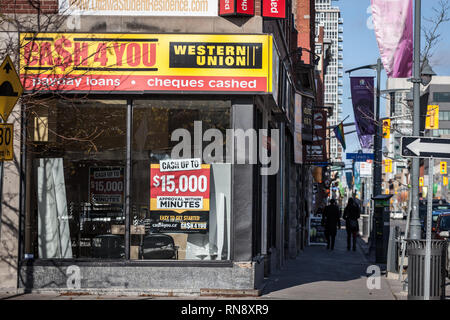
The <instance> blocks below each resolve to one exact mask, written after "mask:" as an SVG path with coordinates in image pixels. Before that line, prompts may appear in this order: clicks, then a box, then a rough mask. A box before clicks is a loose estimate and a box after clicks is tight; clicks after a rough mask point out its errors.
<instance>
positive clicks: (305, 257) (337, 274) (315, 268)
mask: <svg viewBox="0 0 450 320" xmlns="http://www.w3.org/2000/svg"><path fill="white" fill-rule="evenodd" d="M358 240H359V241H358V243H359V245H358V247H357V250H356V251H347V249H346V231H345V229H342V230H339V231H338V234H337V237H336V246H335V249H334V250H333V251H330V250H327V249H326V247H325V246H309V247H306V248H305V250H304V251H303V252H302V253H300V254H299V256H298V257H297V258H296V259H292V260H288V261H286V264H285V265H284V267H283V268H282V269H281V270H279V271H278V272H276V273H275V274H273V275H271V276H270V277H269V278H267V279H266V280H265V286H264V289H263V291H262V295H261V296H260V297H246V298H244V299H258V300H259V299H276V300H278V299H289V300H395V299H399V298H400V299H401V297H402V293H401V290H402V288H401V286H396V284H397V283H396V282H395V281H394V282H392V284H393V285H389V280H388V279H387V278H386V277H385V276H384V275H382V276H381V277H380V279H379V280H380V282H379V283H380V286H379V288H378V289H369V288H368V287H367V280H368V278H367V273H366V272H367V267H368V266H370V265H372V263H371V262H370V257H368V256H366V255H365V252H364V242H363V241H362V240H361V239H358ZM405 297H406V295H405ZM1 298H6V299H12V300H27V299H37V300H110V299H114V300H116V299H117V300H122V299H132V300H141V299H152V300H153V299H167V298H163V297H149V296H130V295H116V296H111V295H109V296H106V295H105V296H98V295H60V294H58V293H54V294H47V293H46V294H44V293H40V294H18V295H14V294H4V295H1V294H0V299H1ZM223 298H224V297H207V296H201V297H194V296H189V297H177V298H176V299H195V300H197V299H200V300H205V299H208V300H209V299H223ZM170 299H174V297H170ZM232 299H241V298H239V297H233V298H232Z"/></svg>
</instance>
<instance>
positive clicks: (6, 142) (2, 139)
mask: <svg viewBox="0 0 450 320" xmlns="http://www.w3.org/2000/svg"><path fill="white" fill-rule="evenodd" d="M13 133H14V125H13V124H12V123H0V161H12V160H13V157H14V153H13V140H14V139H13Z"/></svg>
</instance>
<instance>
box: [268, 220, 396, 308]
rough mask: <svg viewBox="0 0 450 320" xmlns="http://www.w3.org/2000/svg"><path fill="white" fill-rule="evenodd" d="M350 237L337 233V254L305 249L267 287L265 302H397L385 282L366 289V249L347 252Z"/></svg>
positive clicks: (382, 279) (381, 279) (367, 261)
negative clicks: (375, 287) (275, 300)
mask: <svg viewBox="0 0 450 320" xmlns="http://www.w3.org/2000/svg"><path fill="white" fill-rule="evenodd" d="M346 237H347V233H346V231H345V230H343V229H341V230H338V234H337V236H336V246H335V249H334V251H330V250H327V249H326V247H325V246H309V247H306V249H305V250H304V252H302V253H301V254H300V255H299V256H298V257H297V258H296V259H294V260H289V261H287V262H286V265H285V266H284V267H283V269H282V270H281V271H279V272H277V273H276V274H274V275H272V276H271V277H270V278H269V279H268V280H267V283H266V286H265V288H264V291H263V296H262V298H266V299H300V300H395V296H394V294H393V293H392V291H391V287H390V286H389V284H388V282H387V280H386V278H385V277H384V276H381V278H380V288H379V289H373V290H369V289H368V288H367V273H366V271H367V267H368V266H370V265H372V263H370V261H369V260H367V258H366V256H365V254H364V252H363V250H362V249H363V248H362V247H361V246H357V250H356V251H347V239H346Z"/></svg>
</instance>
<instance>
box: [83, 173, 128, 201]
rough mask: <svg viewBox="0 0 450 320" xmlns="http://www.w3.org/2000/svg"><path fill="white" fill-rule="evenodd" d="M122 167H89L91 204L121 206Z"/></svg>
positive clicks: (122, 189)
mask: <svg viewBox="0 0 450 320" xmlns="http://www.w3.org/2000/svg"><path fill="white" fill-rule="evenodd" d="M123 192H124V168H123V167H90V168H89V200H90V201H91V203H93V204H122V203H123Z"/></svg>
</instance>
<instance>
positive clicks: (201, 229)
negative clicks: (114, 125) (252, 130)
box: [130, 100, 231, 260]
mask: <svg viewBox="0 0 450 320" xmlns="http://www.w3.org/2000/svg"><path fill="white" fill-rule="evenodd" d="M230 110H231V104H230V102H229V101H218V100H214V101H207V100H138V101H134V102H133V144H132V146H133V148H132V150H133V153H132V159H133V164H132V200H131V201H132V210H131V211H132V213H131V214H132V215H133V216H132V217H131V218H130V223H131V224H132V226H131V227H130V233H131V235H130V237H131V239H130V240H131V241H130V242H131V246H130V258H131V259H144V260H152V259H177V260H228V259H230V230H231V225H230V222H231V164H229V163H224V162H225V159H223V161H217V163H211V164H205V163H203V165H202V166H201V168H198V169H196V170H190V169H192V168H190V169H189V170H172V169H174V168H172V169H170V170H169V171H164V172H163V171H162V170H163V169H162V168H161V166H160V164H161V161H167V162H166V163H171V162H170V161H171V160H174V158H179V157H178V156H174V157H172V150H173V148H174V147H175V146H176V145H177V144H179V142H180V141H181V139H172V135H173V133H174V131H175V130H177V129H183V130H185V131H184V132H185V133H189V136H190V137H191V143H190V145H191V147H192V148H191V150H190V155H189V154H186V155H184V154H180V155H179V156H181V157H183V158H189V159H192V158H195V156H194V155H195V154H198V153H196V150H195V149H194V141H199V140H198V139H201V140H200V141H203V145H202V151H204V152H206V153H207V152H208V148H207V146H208V144H210V143H211V141H213V140H212V139H209V138H208V139H207V135H208V134H207V133H208V132H211V131H210V130H211V129H212V130H216V131H215V132H216V133H219V132H220V133H221V135H222V136H223V137H224V139H223V141H221V142H220V143H221V144H223V155H225V154H226V139H225V136H226V129H229V128H231V127H230ZM208 130H209V131H208ZM199 134H200V135H201V136H202V137H203V138H202V137H199ZM172 140H175V141H172ZM197 151H198V150H197ZM216 151H217V150H216ZM187 153H189V152H187ZM178 169H179V168H178Z"/></svg>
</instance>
